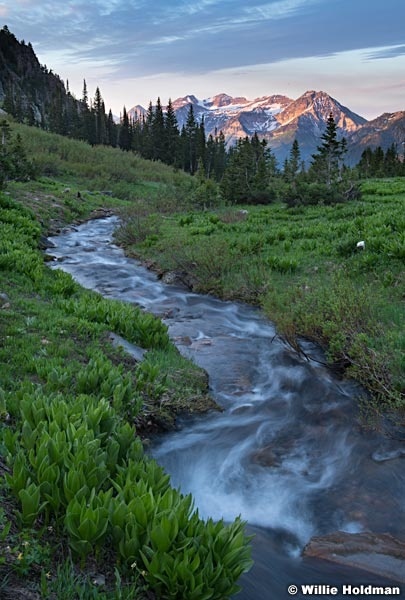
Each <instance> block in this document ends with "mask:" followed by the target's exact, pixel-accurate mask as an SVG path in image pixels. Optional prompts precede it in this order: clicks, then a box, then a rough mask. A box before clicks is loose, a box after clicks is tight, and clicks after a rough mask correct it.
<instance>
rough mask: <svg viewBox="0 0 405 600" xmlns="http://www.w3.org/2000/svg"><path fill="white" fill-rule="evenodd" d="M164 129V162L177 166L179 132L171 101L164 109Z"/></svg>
mask: <svg viewBox="0 0 405 600" xmlns="http://www.w3.org/2000/svg"><path fill="white" fill-rule="evenodd" d="M164 125H165V128H164V162H165V163H167V164H168V165H173V166H179V145H180V132H179V125H178V122H177V117H176V113H175V111H174V108H173V104H172V101H171V99H170V98H169V102H168V104H167V108H166V114H165V123H164Z"/></svg>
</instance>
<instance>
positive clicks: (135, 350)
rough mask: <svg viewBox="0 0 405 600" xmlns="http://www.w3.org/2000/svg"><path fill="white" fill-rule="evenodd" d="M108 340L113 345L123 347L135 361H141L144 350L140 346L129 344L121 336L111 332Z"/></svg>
mask: <svg viewBox="0 0 405 600" xmlns="http://www.w3.org/2000/svg"><path fill="white" fill-rule="evenodd" d="M109 340H110V342H111V343H112V344H113V346H115V347H120V348H123V349H124V350H125V352H127V353H128V354H129V355H130V356H132V358H133V359H135V360H136V361H137V362H141V361H142V360H143V357H144V355H145V352H146V350H144V349H143V348H141V347H140V346H136V345H135V344H131V343H130V342H128V341H127V340H125V339H124V338H123V337H121V336H120V335H117V334H116V333H113V332H111V333H110V335H109Z"/></svg>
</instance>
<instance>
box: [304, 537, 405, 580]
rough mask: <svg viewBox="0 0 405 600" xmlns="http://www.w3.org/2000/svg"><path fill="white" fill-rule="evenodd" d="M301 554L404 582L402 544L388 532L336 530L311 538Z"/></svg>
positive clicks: (403, 545) (404, 549) (403, 552)
mask: <svg viewBox="0 0 405 600" xmlns="http://www.w3.org/2000/svg"><path fill="white" fill-rule="evenodd" d="M303 555H304V556H307V557H312V558H318V559H319V558H320V559H323V560H328V561H330V562H334V563H338V564H341V565H346V566H348V567H353V568H356V569H362V570H364V571H367V572H369V573H373V574H375V575H379V576H382V577H386V578H388V579H392V580H394V581H400V582H402V583H405V542H404V541H402V540H399V539H397V538H395V537H393V536H392V535H390V534H388V533H372V532H362V533H346V532H344V531H336V532H334V533H329V534H327V535H324V536H319V537H313V538H312V539H311V540H310V541H309V543H308V544H307V545H306V546H305V548H304V550H303Z"/></svg>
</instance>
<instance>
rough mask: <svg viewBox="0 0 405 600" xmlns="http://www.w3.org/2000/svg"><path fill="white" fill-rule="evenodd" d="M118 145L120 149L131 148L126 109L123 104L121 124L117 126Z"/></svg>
mask: <svg viewBox="0 0 405 600" xmlns="http://www.w3.org/2000/svg"><path fill="white" fill-rule="evenodd" d="M118 146H119V147H120V148H121V150H130V149H131V129H130V124H129V117H128V113H127V109H126V108H125V106H124V108H123V111H122V118H121V124H120V128H119V134H118Z"/></svg>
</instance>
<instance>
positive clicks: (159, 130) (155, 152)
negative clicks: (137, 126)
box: [151, 98, 165, 161]
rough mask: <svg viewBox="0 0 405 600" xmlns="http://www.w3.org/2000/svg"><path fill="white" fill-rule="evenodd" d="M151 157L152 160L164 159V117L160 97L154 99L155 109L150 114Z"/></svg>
mask: <svg viewBox="0 0 405 600" xmlns="http://www.w3.org/2000/svg"><path fill="white" fill-rule="evenodd" d="M151 132H152V158H153V159H154V160H161V161H163V160H164V154H165V152H164V137H165V119H164V115H163V109H162V104H161V102H160V98H158V99H157V101H156V106H155V110H154V111H153V115H152V123H151Z"/></svg>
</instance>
